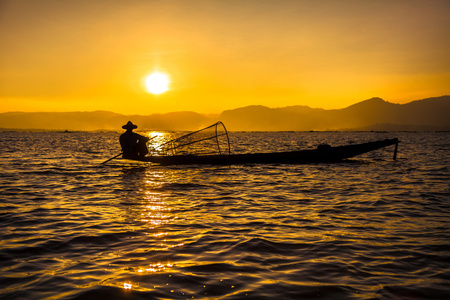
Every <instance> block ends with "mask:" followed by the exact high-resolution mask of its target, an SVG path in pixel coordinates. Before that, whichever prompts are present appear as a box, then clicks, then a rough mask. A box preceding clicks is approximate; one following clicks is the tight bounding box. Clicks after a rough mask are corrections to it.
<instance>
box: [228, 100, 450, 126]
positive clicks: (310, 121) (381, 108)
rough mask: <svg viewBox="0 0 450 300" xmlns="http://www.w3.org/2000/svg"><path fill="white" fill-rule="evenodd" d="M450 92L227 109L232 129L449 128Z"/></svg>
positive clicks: (229, 124)
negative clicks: (342, 103) (331, 106)
mask: <svg viewBox="0 0 450 300" xmlns="http://www.w3.org/2000/svg"><path fill="white" fill-rule="evenodd" d="M449 112H450V96H442V97H437V98H428V99H423V100H418V101H413V102H410V103H407V104H393V103H389V102H387V101H384V100H383V99H380V98H372V99H368V100H365V101H362V102H359V103H357V104H354V105H351V106H349V107H347V108H343V109H335V110H324V109H314V108H309V107H306V106H291V107H284V108H268V107H265V106H247V107H242V108H237V109H233V110H226V111H224V112H223V113H222V115H221V116H220V119H221V120H222V121H223V122H224V123H225V124H226V125H227V127H228V128H229V129H230V130H257V131H272V130H298V131H308V130H352V129H353V130H393V129H395V130H450V118H449V117H448V116H449Z"/></svg>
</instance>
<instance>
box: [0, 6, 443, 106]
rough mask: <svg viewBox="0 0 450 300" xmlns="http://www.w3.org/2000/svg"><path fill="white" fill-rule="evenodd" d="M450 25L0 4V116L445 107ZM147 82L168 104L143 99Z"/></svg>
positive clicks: (345, 16)
mask: <svg viewBox="0 0 450 300" xmlns="http://www.w3.org/2000/svg"><path fill="white" fill-rule="evenodd" d="M449 16H450V1H448V0H431V1H430V0H377V1H372V0H342V1H335V0H315V1H306V0H305V1H303V0H298V1H285V0H273V1H270V0H236V1H234V0H222V1H219V0H204V1H197V0H190V1H186V0H179V1H171V0H164V1H163V0H154V1H152V0H127V1H118V0H117V1H116V0H105V1H103V0H96V1H92V0H65V1H60V0H0V112H6V111H93V110H108V111H114V112H119V113H123V114H152V113H165V112H171V111H182V110H190V111H196V112H200V113H219V112H221V111H223V110H225V109H232V108H237V107H242V106H246V105H253V104H261V105H266V106H269V107H283V106H289V105H308V106H311V107H321V108H327V109H331V108H343V107H346V106H349V105H351V104H354V103H356V102H359V101H362V100H365V99H368V98H371V97H381V98H383V99H385V100H387V101H390V102H394V103H406V102H410V101H412V100H418V99H422V98H426V97H433V96H441V95H447V94H450V87H449V83H450V59H449V53H450V38H449V37H450V17H449ZM154 70H159V71H161V72H166V73H167V74H169V75H170V77H171V81H172V82H171V90H170V91H168V92H166V93H163V94H160V95H157V96H155V95H152V94H149V93H147V92H146V91H145V86H144V78H145V76H146V75H148V74H150V73H151V72H153V71H154Z"/></svg>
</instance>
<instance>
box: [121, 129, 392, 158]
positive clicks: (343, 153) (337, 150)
mask: <svg viewBox="0 0 450 300" xmlns="http://www.w3.org/2000/svg"><path fill="white" fill-rule="evenodd" d="M218 126H221V127H222V128H223V129H222V130H223V131H222V132H221V133H219V132H218ZM211 128H213V129H212V130H211ZM207 129H210V131H211V132H212V133H213V134H211V135H210V136H206V137H205V134H204V130H207ZM202 132H203V135H202V134H200V133H202ZM194 136H198V137H197V138H193V137H194ZM221 136H222V137H223V136H225V137H226V139H225V141H226V143H225V144H226V148H227V150H228V151H226V153H222V150H221V149H220V145H219V137H221ZM206 140H215V141H216V142H217V148H218V153H217V154H189V153H188V154H186V153H184V154H179V153H177V152H179V151H176V150H179V149H181V148H185V147H188V146H191V145H193V144H196V143H199V142H204V141H206ZM398 143H399V140H398V139H397V138H394V139H385V140H380V141H375V142H367V143H362V144H352V145H346V146H337V147H332V146H330V145H323V144H322V145H319V146H318V147H317V148H316V149H306V150H298V151H284V152H270V153H245V154H231V151H230V145H229V138H228V132H227V131H226V129H225V126H224V125H223V123H222V122H217V123H216V124H213V125H211V126H208V127H206V128H204V129H202V130H199V131H195V132H192V133H189V134H186V135H183V136H181V137H179V138H177V139H174V140H171V141H169V142H166V143H164V144H163V146H167V145H171V146H170V147H167V148H165V149H164V151H161V153H162V154H157V155H150V156H145V157H142V158H132V159H131V160H135V161H143V162H151V163H155V164H160V165H236V164H307V163H332V162H340V161H342V160H345V159H348V158H352V157H355V156H358V155H361V154H364V153H367V152H370V151H374V150H377V149H380V148H384V147H388V146H391V145H395V151H394V160H395V159H396V157H397V148H398ZM197 148H198V147H197ZM128 159H130V158H128Z"/></svg>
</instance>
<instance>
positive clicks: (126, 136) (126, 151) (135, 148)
mask: <svg viewBox="0 0 450 300" xmlns="http://www.w3.org/2000/svg"><path fill="white" fill-rule="evenodd" d="M122 128H123V129H126V130H127V131H125V132H124V133H123V134H122V135H121V136H120V138H119V141H120V146H122V157H123V158H131V159H133V158H142V157H144V156H145V155H146V154H147V153H148V149H147V144H146V142H148V140H149V138H148V137H145V136H142V135H140V134H137V133H136V132H133V129H136V128H137V126H136V125H134V124H133V123H132V122H131V121H128V123H127V124H125V125H123V126H122Z"/></svg>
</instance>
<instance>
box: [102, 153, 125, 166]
mask: <svg viewBox="0 0 450 300" xmlns="http://www.w3.org/2000/svg"><path fill="white" fill-rule="evenodd" d="M121 155H122V152H120V153H119V154H117V155H116V156H114V157H111V158H110V159H108V160H105V161H104V162H102V163H101V164H102V165H103V164H106V163H107V162H108V161H110V160H113V159H114V158H117V157H119V156H121Z"/></svg>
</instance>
